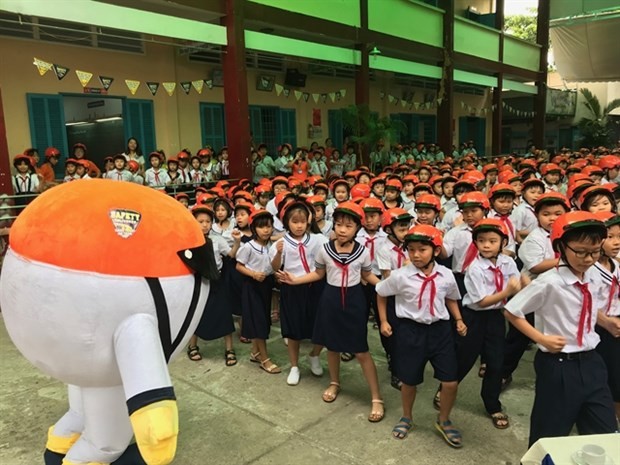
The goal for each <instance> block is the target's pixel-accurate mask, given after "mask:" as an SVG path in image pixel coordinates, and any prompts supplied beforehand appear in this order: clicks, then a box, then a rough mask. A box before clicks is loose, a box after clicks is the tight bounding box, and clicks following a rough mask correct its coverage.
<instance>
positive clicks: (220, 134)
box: [200, 103, 226, 152]
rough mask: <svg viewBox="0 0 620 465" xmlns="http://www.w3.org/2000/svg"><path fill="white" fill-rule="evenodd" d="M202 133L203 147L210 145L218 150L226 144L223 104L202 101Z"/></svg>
mask: <svg viewBox="0 0 620 465" xmlns="http://www.w3.org/2000/svg"><path fill="white" fill-rule="evenodd" d="M200 133H201V135H202V139H201V140H202V146H203V147H206V146H207V145H208V146H210V147H211V148H212V149H213V150H214V151H216V152H217V151H219V150H220V149H221V148H222V147H224V146H225V145H226V121H225V117H224V105H223V104H221V103H200Z"/></svg>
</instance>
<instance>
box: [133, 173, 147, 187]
mask: <svg viewBox="0 0 620 465" xmlns="http://www.w3.org/2000/svg"><path fill="white" fill-rule="evenodd" d="M131 182H134V183H136V184H140V185H141V186H144V178H143V177H142V176H140V175H139V174H138V173H136V174H134V175H133V177H132V178H131Z"/></svg>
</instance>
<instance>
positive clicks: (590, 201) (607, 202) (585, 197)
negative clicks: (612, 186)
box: [579, 185, 617, 213]
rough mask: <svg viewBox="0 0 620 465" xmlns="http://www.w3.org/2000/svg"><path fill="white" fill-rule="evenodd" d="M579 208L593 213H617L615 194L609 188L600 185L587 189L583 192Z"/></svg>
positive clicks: (580, 196)
mask: <svg viewBox="0 0 620 465" xmlns="http://www.w3.org/2000/svg"><path fill="white" fill-rule="evenodd" d="M579 208H580V209H581V210H584V211H589V212H591V213H596V212H613V213H616V212H617V209H616V201H615V199H614V195H613V193H612V192H611V191H610V190H609V189H608V188H607V187H605V186H598V185H593V186H590V187H587V188H586V189H584V190H583V191H582V192H581V194H580V195H579Z"/></svg>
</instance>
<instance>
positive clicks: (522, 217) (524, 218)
mask: <svg viewBox="0 0 620 465" xmlns="http://www.w3.org/2000/svg"><path fill="white" fill-rule="evenodd" d="M513 218H514V227H515V230H517V231H528V232H531V231H533V230H534V229H535V228H536V227H537V226H538V218H536V213H534V207H532V206H531V205H530V204H529V203H527V202H526V201H525V200H524V201H523V202H521V203H520V204H519V205H518V206H517V207H516V208H515V209H514V210H513Z"/></svg>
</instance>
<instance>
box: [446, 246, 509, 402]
mask: <svg viewBox="0 0 620 465" xmlns="http://www.w3.org/2000/svg"><path fill="white" fill-rule="evenodd" d="M513 277H516V278H519V270H518V269H517V265H516V263H515V261H514V260H513V259H512V258H510V257H508V256H507V255H504V254H501V253H500V254H499V255H498V257H497V259H496V262H495V264H493V262H491V260H488V259H486V258H483V257H482V256H481V255H478V256H477V257H476V259H475V260H474V261H473V262H472V263H471V265H469V267H468V268H467V270H466V271H465V289H466V290H467V294H465V296H464V297H463V310H462V312H461V314H462V318H463V323H465V325H466V326H467V334H466V335H465V336H458V337H457V338H456V344H457V346H456V347H457V349H456V354H457V363H458V381H459V383H460V382H461V381H462V380H463V379H464V378H465V376H467V374H468V373H469V372H470V371H471V369H472V367H473V366H474V364H475V363H476V360H477V359H478V356H483V358H484V362H485V363H486V366H487V368H486V374H485V375H484V378H483V379H482V388H481V391H480V396H481V397H482V401H483V402H484V407H485V409H486V411H487V412H488V413H490V414H493V413H497V412H501V410H502V404H501V403H500V401H499V394H500V391H501V386H502V366H503V363H504V345H505V344H504V333H505V332H506V321H505V319H504V315H503V313H502V308H503V306H504V304H505V302H498V303H496V304H494V305H490V306H488V307H484V308H483V307H481V306H480V305H478V303H479V302H480V301H481V300H483V299H484V298H485V297H487V296H489V295H492V294H495V293H498V292H501V291H503V290H504V289H505V288H506V284H507V283H508V280H509V279H510V278H513Z"/></svg>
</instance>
